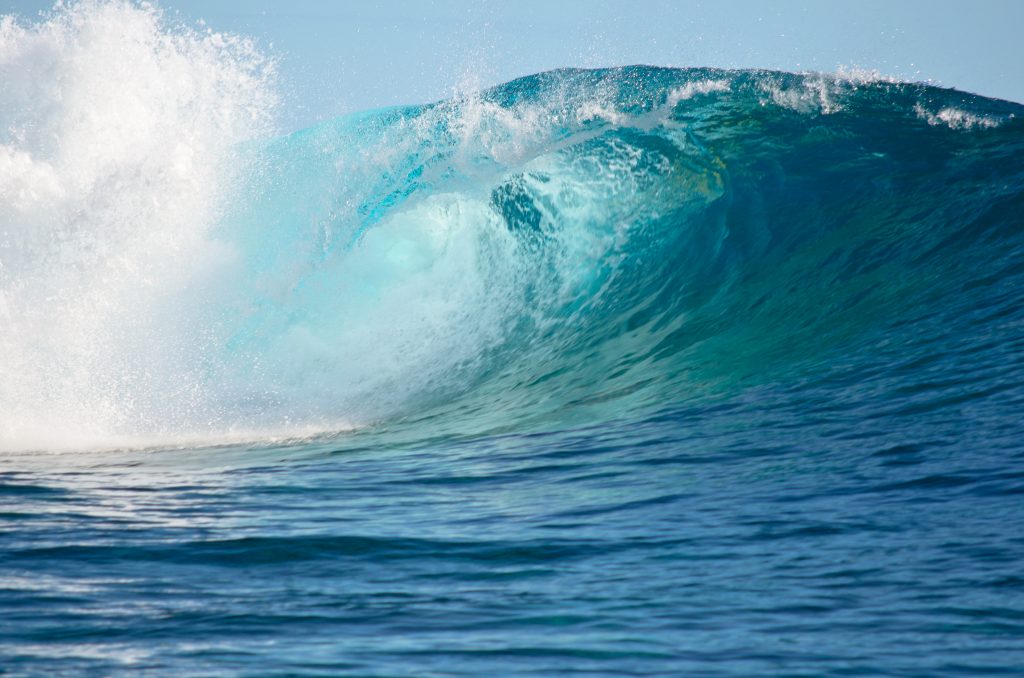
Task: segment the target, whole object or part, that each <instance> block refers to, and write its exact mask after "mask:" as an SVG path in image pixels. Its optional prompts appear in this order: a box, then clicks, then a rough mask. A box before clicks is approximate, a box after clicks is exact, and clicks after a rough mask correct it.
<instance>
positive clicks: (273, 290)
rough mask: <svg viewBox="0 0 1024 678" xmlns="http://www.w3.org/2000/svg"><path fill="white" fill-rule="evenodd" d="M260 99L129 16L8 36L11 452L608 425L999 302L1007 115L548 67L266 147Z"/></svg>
mask: <svg viewBox="0 0 1024 678" xmlns="http://www.w3.org/2000/svg"><path fill="white" fill-rule="evenodd" d="M114 34H120V35H124V36H126V37H125V38H124V39H123V40H118V41H116V42H112V41H111V40H110V39H109V38H110V36H111V35H114ZM123 49H131V50H132V53H131V54H130V55H129V57H130V58H126V57H125V55H124V54H123V52H122V50H123ZM44 73H45V74H49V75H48V76H46V77H44V76H43V74H44ZM273 80H274V74H273V64H272V62H269V61H267V60H266V59H264V58H263V57H261V56H260V55H259V53H258V52H257V51H256V50H255V49H254V48H253V47H252V45H251V44H250V43H248V42H246V41H244V40H241V39H238V38H233V37H230V36H223V35H219V34H216V33H212V32H207V33H197V32H194V31H190V30H188V29H184V28H181V27H177V26H173V25H169V22H168V21H167V20H166V19H165V18H163V17H162V16H161V15H160V14H159V13H158V12H157V11H156V10H154V9H152V8H138V7H134V6H131V5H129V4H125V3H82V4H79V5H75V6H73V7H71V8H70V9H64V10H60V11H58V12H57V13H56V14H54V15H53V16H51V17H49V18H48V19H46V20H44V21H42V22H39V23H37V24H35V25H31V26H22V25H20V24H18V23H16V22H15V21H14V20H13V19H10V18H7V19H4V20H3V23H2V24H0V83H3V86H2V88H0V89H2V91H3V92H4V94H3V95H2V96H0V130H2V131H0V196H3V200H2V202H0V229H2V238H3V239H2V241H0V319H2V321H3V331H2V333H0V354H2V355H3V356H4V359H3V362H2V363H0V412H3V413H4V415H3V420H2V421H0V448H6V449H24V448H26V447H42V448H55V447H63V446H72V447H83V446H90V445H107V446H109V445H135V444H152V443H156V444H176V442H177V441H182V440H188V441H194V440H196V439H207V440H216V439H226V438H236V439H261V438H264V437H267V436H271V435H275V436H281V435H285V436H287V435H309V434H311V433H313V432H331V431H341V430H348V429H351V428H353V427H364V426H370V425H375V424H381V423H394V422H397V421H403V420H404V421H414V422H416V425H417V426H418V427H420V429H421V430H428V429H429V430H431V431H437V430H443V431H460V432H463V431H495V430H508V429H514V430H525V429H529V428H531V427H537V426H551V425H563V426H564V425H569V424H570V423H579V422H591V421H601V420H607V419H608V418H612V417H623V416H626V417H628V416H631V413H640V412H646V411H650V410H651V409H657V408H664V407H666V406H672V405H673V404H680V403H685V402H688V401H693V400H695V399H696V400H705V401H706V400H708V399H714V398H720V397H723V396H728V395H735V394H737V393H740V392H743V391H744V390H748V391H749V390H750V389H751V388H752V387H756V386H758V385H764V384H794V385H797V384H800V383H803V382H804V381H805V380H808V379H822V378H824V375H826V374H828V373H829V370H831V369H834V367H835V366H836V365H840V364H843V365H854V366H858V365H859V366H862V367H863V368H865V369H866V368H867V367H868V366H874V367H877V366H878V365H879V364H893V363H892V355H893V351H894V350H896V349H895V348H894V347H899V346H911V345H912V344H913V343H914V342H920V341H927V340H935V341H938V340H940V339H941V338H942V337H946V336H947V335H957V336H959V337H960V338H961V339H962V338H963V337H971V339H970V340H969V342H968V343H970V342H973V344H972V345H980V344H981V343H982V341H983V337H984V336H985V326H984V323H982V324H981V325H980V326H979V325H978V324H977V323H979V322H981V321H976V320H973V319H972V320H970V321H967V320H966V318H967V317H968V316H969V315H970V312H971V311H976V310H977V309H979V308H984V309H987V310H988V311H989V314H990V315H991V316H992V318H993V319H992V320H989V321H987V322H990V323H995V322H1000V320H998V319H999V318H1004V319H1005V318H1006V317H1008V315H1007V314H1009V315H1012V312H1011V310H1012V309H1013V308H1015V304H1017V297H1016V296H1015V295H1013V294H1012V293H1010V292H1007V291H1006V290H1011V289H1013V286H1014V285H1016V284H1018V283H1019V282H1020V276H1021V273H1022V271H1024V263H1022V257H1024V254H1022V253H1024V248H1022V244H1024V243H1022V242H1021V238H1022V225H1024V224H1022V217H1021V215H1022V214H1024V209H1022V207H1024V162H1022V159H1024V115H1022V113H1024V107H1022V106H1020V105H1018V104H1013V103H1009V102H1005V101H997V100H992V99H986V98H984V97H980V96H976V95H971V94H967V93H963V92H958V91H955V90H946V89H939V88H935V87H930V86H926V85H922V84H915V83H904V82H899V81H893V80H890V79H886V78H882V77H879V76H877V75H874V74H869V73H839V74H793V73H780V72H771V71H726V70H716V69H666V68H654V67H642V66H636V67H627V68H616V69H602V70H577V69H566V70H559V71H553V72H548V73H540V74H537V75H532V76H529V77H526V78H521V79H519V80H515V81H513V82H510V83H507V84H504V85H501V86H498V87H495V88H492V89H488V90H485V91H482V92H475V93H469V94H465V95H463V96H459V97H457V98H454V99H452V100H449V101H443V102H438V103H434V104H430V105H425V106H409V107H399V108H391V109H386V110H379V111H371V112H365V113H360V114H357V115H351V116H346V117H342V118H339V119H336V120H332V121H330V122H327V123H324V124H321V125H319V126H316V127H314V128H311V129H307V130H303V131H300V132H297V133H295V134H291V135H287V136H283V137H277V138H273V137H270V136H269V129H270V124H271V121H272V115H273V110H274V107H275V106H276V100H275V97H274V96H273ZM972 317H973V316H972ZM936 318H943V319H946V320H945V321H944V322H946V324H944V325H942V326H941V327H940V326H936V324H935V323H936V322H937V321H936V320H935V319H936ZM949 318H953V320H952V321H949V320H948V319H949ZM949 322H952V323H953V324H952V326H950V325H949ZM950 341H952V339H950ZM965 341H967V340H965ZM908 350H909V349H908ZM886 361H889V362H886Z"/></svg>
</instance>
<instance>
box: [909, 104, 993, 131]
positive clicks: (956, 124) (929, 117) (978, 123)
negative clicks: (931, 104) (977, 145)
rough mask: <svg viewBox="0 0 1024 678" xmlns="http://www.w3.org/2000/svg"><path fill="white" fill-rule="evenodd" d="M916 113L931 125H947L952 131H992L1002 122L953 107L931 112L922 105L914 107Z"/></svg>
mask: <svg viewBox="0 0 1024 678" xmlns="http://www.w3.org/2000/svg"><path fill="white" fill-rule="evenodd" d="M914 112H915V113H917V117H919V118H921V119H922V120H924V121H925V122H927V123H928V124H929V125H933V126H937V125H945V126H947V127H949V128H950V129H957V130H960V129H975V128H978V127H980V128H983V129H991V128H993V127H999V125H1000V124H1002V121H1001V120H999V119H998V118H994V117H991V116H988V115H979V114H975V113H971V112H969V111H965V110H963V109H960V108H956V107H953V106H946V107H944V108H940V109H939V110H937V111H934V112H933V111H930V110H928V109H927V108H925V107H924V106H922V105H921V104H917V105H915V106H914Z"/></svg>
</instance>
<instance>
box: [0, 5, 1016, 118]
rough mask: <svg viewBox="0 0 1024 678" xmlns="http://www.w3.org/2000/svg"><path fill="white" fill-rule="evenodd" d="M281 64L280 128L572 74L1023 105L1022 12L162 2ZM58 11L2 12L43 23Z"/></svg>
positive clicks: (998, 8)
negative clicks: (845, 78) (792, 75)
mask: <svg viewBox="0 0 1024 678" xmlns="http://www.w3.org/2000/svg"><path fill="white" fill-rule="evenodd" d="M157 4H158V5H159V6H161V7H163V8H164V9H165V11H166V12H168V14H170V15H172V16H175V17H176V18H177V19H178V20H181V21H183V22H185V23H187V24H190V25H194V24H195V23H196V22H197V21H198V20H200V19H201V20H203V21H205V22H206V24H207V25H208V26H210V27H211V28H213V29H214V30H217V31H224V32H231V33H239V34H244V35H248V36H251V37H253V38H255V39H256V40H257V41H258V43H259V44H260V45H261V47H262V48H263V49H264V50H265V51H266V52H268V53H271V54H273V55H275V56H276V57H277V58H278V59H279V63H280V66H279V69H280V74H281V79H280V81H281V87H282V93H283V94H284V96H285V99H286V102H287V103H286V108H285V114H284V121H283V124H284V125H285V126H286V127H291V128H297V127H302V126H305V125H308V124H311V123H313V122H316V121H318V120H323V119H326V118H330V117H333V116H335V115H338V114H342V113H348V112H352V111H357V110H363V109H368V108H377V107H381V106H388V105H394V104H408V103H423V102H427V101H434V100H437V99H440V98H444V97H446V96H449V95H450V94H451V93H452V92H453V91H455V90H457V89H466V88H475V87H483V86H487V85H491V84H496V83H499V82H504V81H506V80H509V79H512V78H515V77H518V76H520V75H527V74H530V73H536V72H538V71H543V70H548V69H551V68H558V67H563V66H581V67H596V66H615V65H625V64H638V63H643V64H653V65H660V66H717V67H725V68H747V67H753V68H773V69H783V70H790V71H794V70H795V71H801V70H820V71H834V70H836V68H837V67H840V66H845V67H856V68H863V69H867V70H877V71H879V72H881V73H882V74H883V75H892V76H897V77H901V78H904V79H909V80H924V81H932V82H934V83H936V84H940V85H943V86H947V87H956V88H958V89H964V90H968V91H972V92H977V93H980V94H985V95H987V96H992V97H998V98H1003V99H1009V100H1013V101H1018V102H1024V49H1022V47H1021V44H1022V40H1021V33H1022V27H1024V0H977V1H976V2H973V3H967V2H963V1H962V0H957V1H956V2H950V1H948V0H947V1H943V0H857V1H856V2H838V1H829V0H816V1H810V0H775V1H773V2H754V1H752V0H731V1H729V2H719V1H703V0H631V1H627V0H378V1H376V2H369V1H363V2H354V1H342V0H336V1H329V0H244V1H243V0H160V1H159V2H158V3H157ZM51 5H52V2H51V1H49V0H45V1H43V0H20V1H19V0H0V13H12V12H13V13H18V14H20V15H22V16H23V17H26V18H27V17H31V16H33V15H34V14H36V13H38V12H39V11H41V10H43V9H47V8H49V7H50V6H51Z"/></svg>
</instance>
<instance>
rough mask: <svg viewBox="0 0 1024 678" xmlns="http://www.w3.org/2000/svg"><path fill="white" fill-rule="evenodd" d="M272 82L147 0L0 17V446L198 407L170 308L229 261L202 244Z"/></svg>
mask: <svg viewBox="0 0 1024 678" xmlns="http://www.w3.org/2000/svg"><path fill="white" fill-rule="evenodd" d="M273 71H274V68H273V63H272V62H271V61H269V60H267V59H266V58H264V57H263V56H261V54H260V53H259V52H258V51H257V50H256V49H255V47H254V46H253V45H252V43H251V42H249V41H247V40H244V39H241V38H237V37H233V36H228V35H223V34H219V33H215V32H212V31H205V32H199V31H194V30H189V29H186V28H183V27H180V26H174V25H172V24H171V22H169V21H168V20H166V19H165V18H164V17H163V16H162V14H161V13H160V11H158V10H157V9H155V8H154V7H152V6H149V5H147V4H141V5H138V4H134V3H129V2H125V1H108V2H100V1H98V0H86V1H85V2H80V3H77V4H72V5H68V6H59V7H58V8H57V9H55V10H54V12H53V13H51V14H50V15H49V16H48V17H46V18H45V19H43V20H40V21H38V22H37V23H34V24H24V23H22V22H19V21H18V20H16V19H15V18H13V17H10V16H6V17H3V18H2V19H0V300H2V302H0V315H2V323H3V327H2V331H0V356H2V358H0V413H2V414H0V448H5V447H7V448H9V447H12V446H19V447H23V446H25V445H27V444H31V445H39V446H47V447H53V446H59V445H61V444H68V445H77V446H83V445H89V444H90V443H92V442H97V443H102V442H103V441H104V440H106V439H107V438H109V436H111V434H112V432H116V431H123V430H124V429H125V428H126V427H125V422H126V421H127V420H129V419H131V420H133V421H136V422H141V424H140V425H139V426H133V427H132V432H133V433H156V432H157V430H158V429H159V428H160V427H161V426H163V425H164V424H163V423H158V422H165V423H166V422H170V421H174V420H175V419H178V420H180V419H182V418H184V417H187V416H193V417H194V416H196V411H198V410H202V409H203V408H204V407H205V406H206V403H205V402H204V399H203V397H202V394H201V393H199V392H198V390H197V389H196V387H195V381H194V380H193V379H191V378H190V374H189V371H190V370H193V371H194V370H198V369H200V368H199V363H200V361H197V360H195V359H194V356H197V355H201V354H202V352H203V351H204V350H205V345H204V338H203V336H202V334H197V333H196V328H195V327H191V326H190V325H189V321H188V320H187V319H186V318H183V317H182V315H181V309H182V308H186V307H187V306H188V304H187V303H186V302H187V300H188V298H189V297H190V296H191V295H197V294H202V293H203V290H205V289H206V288H207V287H208V286H210V285H213V284H215V278H216V271H217V269H218V267H219V266H220V265H221V259H222V257H224V256H227V253H226V252H225V251H224V250H223V248H218V247H217V246H215V245H214V244H213V243H212V242H211V241H210V239H209V229H210V227H211V225H212V224H213V222H214V221H215V219H216V216H217V210H218V204H219V202H218V198H219V196H220V194H221V193H222V192H223V191H225V190H226V189H227V183H228V182H229V175H230V172H228V171H227V168H226V166H225V161H226V160H227V159H228V153H229V150H230V148H231V147H232V145H233V144H235V143H237V142H239V141H242V140H245V139H248V138H251V137H253V136H257V135H262V134H265V133H266V132H267V131H268V130H269V127H270V124H271V121H272V115H273V111H274V107H275V97H274V93H273V88H272V86H271V82H272V79H273ZM186 357H187V359H186ZM171 364H173V365H174V368H173V369H171V368H169V365H171ZM189 411H192V412H191V413H189Z"/></svg>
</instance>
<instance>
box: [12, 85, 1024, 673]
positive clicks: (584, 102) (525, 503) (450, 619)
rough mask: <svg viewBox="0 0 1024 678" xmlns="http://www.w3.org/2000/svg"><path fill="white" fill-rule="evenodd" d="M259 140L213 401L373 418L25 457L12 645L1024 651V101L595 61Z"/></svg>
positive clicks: (214, 321) (752, 654) (616, 668)
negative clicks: (291, 430)
mask: <svg viewBox="0 0 1024 678" xmlns="http://www.w3.org/2000/svg"><path fill="white" fill-rule="evenodd" d="M239 152H240V154H241V157H242V158H243V159H244V160H243V161H244V162H245V163H248V164H247V165H246V166H247V167H250V168H252V167H255V168H257V169H253V170H250V171H249V173H248V174H246V175H245V181H244V182H243V184H242V185H241V186H240V188H239V189H238V193H237V195H236V196H235V198H234V199H233V200H234V202H233V203H232V206H231V207H230V208H229V209H226V210H225V212H224V216H223V219H222V221H221V225H220V226H219V229H220V230H219V231H218V238H220V239H221V240H222V241H223V242H227V243H231V244H232V245H233V246H234V247H235V248H236V249H237V252H238V253H239V254H238V258H237V260H236V264H235V265H236V273H233V274H232V275H231V276H228V278H227V279H226V280H227V281H226V282H224V281H218V284H220V285H221V287H218V288H217V289H218V292H217V293H216V294H211V295H210V296H209V297H208V298H207V299H205V300H203V303H202V304H199V305H200V306H201V310H200V317H201V318H203V319H204V322H207V324H208V325H209V326H210V327H212V328H214V329H213V330H212V331H211V333H210V336H208V337H206V338H205V339H204V341H206V342H207V343H205V344H203V345H202V347H203V351H202V352H201V354H202V359H201V360H200V361H199V362H198V363H197V364H198V365H199V367H201V368H202V369H201V370H198V371H199V372H201V373H202V374H204V375H205V377H204V379H207V380H209V384H216V385H220V384H223V383H229V384H231V385H232V387H231V388H230V389H227V388H225V389H221V390H216V389H214V386H212V385H206V382H202V383H203V389H205V390H204V391H203V392H204V393H205V392H209V391H215V395H216V398H213V397H212V396H211V397H210V399H209V400H202V401H201V405H202V407H204V408H208V409H206V410H204V411H205V412H208V414H209V416H208V418H207V419H206V420H204V423H203V425H202V426H195V427H194V429H195V431H198V433H199V434H202V435H209V436H210V437H216V435H215V434H216V433H217V432H218V431H223V430H228V431H231V430H234V429H232V428H231V426H232V425H237V426H238V427H241V428H245V427H249V429H251V428H252V427H255V426H258V425H260V424H264V425H266V426H267V428H268V429H274V430H284V431H285V432H286V434H287V431H288V427H287V426H285V425H284V424H285V423H287V422H293V423H298V424H302V425H305V426H314V427H315V426H317V425H320V424H323V423H324V422H329V421H344V422H347V423H349V424H352V425H354V426H355V429H354V430H349V431H342V432H340V433H339V432H333V433H332V432H328V433H324V434H322V435H317V436H312V437H309V436H307V437H303V438H298V439H295V440H292V441H287V440H285V441H282V440H280V439H279V437H272V436H269V435H268V436H266V437H264V438H260V437H259V436H256V437H255V441H254V442H251V443H246V444H231V445H220V446H216V445H214V446H200V447H197V446H195V445H194V444H191V443H181V442H180V436H179V435H178V434H179V433H180V431H182V430H185V429H187V425H188V424H189V422H194V421H196V417H195V410H194V409H192V410H187V411H186V410H181V409H179V408H176V407H175V406H173V404H168V405H166V407H167V421H168V422H170V423H169V424H168V431H170V433H167V439H168V441H169V442H167V443H166V444H157V445H155V446H154V447H152V448H147V449H143V450H123V449H122V450H111V451H88V450H85V449H78V450H72V451H70V452H59V453H58V452H52V451H45V450H39V451H19V452H8V453H5V454H4V456H3V457H2V458H0V469H2V471H0V666H2V669H0V673H4V672H6V673H8V674H10V675H61V674H68V675H82V674H84V675H104V676H106V675H167V674H195V675H266V676H270V675H282V676H283V675H339V674H342V675H375V676H378V675H379V676H384V675H467V676H480V675H516V674H540V675H552V674H578V675H738V676H739V675H744V676H745V675H760V674H770V675H808V676H809V675H870V676H877V675H891V676H935V675H968V676H975V675H987V674H1008V675H1019V674H1020V672H1021V670H1022V668H1021V667H1024V417H1022V413H1024V303H1022V290H1024V107H1022V106H1019V105H1016V104H1010V103H1007V102H1001V101H994V100H988V99H984V98H981V97H977V96H973V95H969V94H964V93H960V92H955V91H952V90H941V89H936V88H931V87H926V86H922V85H911V84H901V83H894V82H888V81H884V80H872V79H867V78H860V79H858V78H846V79H842V78H831V77H824V76H797V75H790V74H779V73H768V72H722V71H704V70H667V69H648V68H632V69H623V70H613V71H563V72H556V73H550V74H541V75H538V76H532V77H530V78H526V79H523V80H519V81H516V82H513V83H509V84H507V85H503V86H501V87H498V88H496V89H494V90H491V91H488V92H485V93H483V94H482V95H480V96H479V97H475V98H469V99H465V100H457V101H453V102H444V103H440V104H435V105H432V106H425V107H415V108H408V109H394V110H388V111H379V112H373V113H368V114H363V115H360V116H353V117H350V118H344V119H340V120H338V121H334V122H332V123H328V124H326V125H323V126H321V127H319V128H316V129H313V130H307V131H305V132H300V133H298V134H296V135H292V136H290V137H285V138H282V139H277V140H271V141H268V142H264V143H259V144H250V145H249V146H247V147H245V148H243V149H240V151H239ZM240 162H241V161H240ZM311 225H312V226H311ZM246 281H248V282H246ZM223 290H227V291H226V292H225V291H223ZM188 374H189V375H191V374H193V371H190V372H188ZM190 378H191V377H190ZM137 383H138V382H132V384H137ZM249 386H251V387H252V388H251V391H247V390H246V388H248V387H249ZM225 394H227V395H225ZM115 395H117V393H115ZM143 400H145V399H143ZM125 401H126V402H127V399H125ZM132 402H133V403H134V402H135V401H132ZM211 403H215V404H211ZM132 407H135V405H132V406H128V405H126V406H125V410H124V412H126V413H127V415H126V416H125V417H123V418H122V419H121V420H119V421H120V422H121V424H120V425H121V427H122V428H121V429H118V430H117V431H115V433H119V434H128V433H132V429H131V427H132V425H133V423H132V422H133V421H151V420H152V418H153V415H152V412H159V411H160V407H161V401H160V398H159V397H158V395H156V396H151V397H150V398H149V400H146V402H143V403H142V404H140V405H138V409H137V410H134V409H132ZM133 414H138V415H139V416H138V418H137V419H133V418H132V416H130V415H133ZM143 415H145V416H143ZM204 426H205V427H206V428H204ZM321 428H324V429H327V430H328V431H329V430H330V426H327V425H326V424H324V425H323V426H322V427H321ZM338 428H342V427H341V426H340V425H338V426H335V429H338ZM247 430H248V429H247ZM158 433H159V431H157V433H156V434H155V433H154V432H153V431H152V430H146V431H145V434H146V435H147V436H150V437H152V436H154V435H156V437H159V436H158V435H157V434H158ZM176 436H178V437H176ZM175 441H179V442H175Z"/></svg>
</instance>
